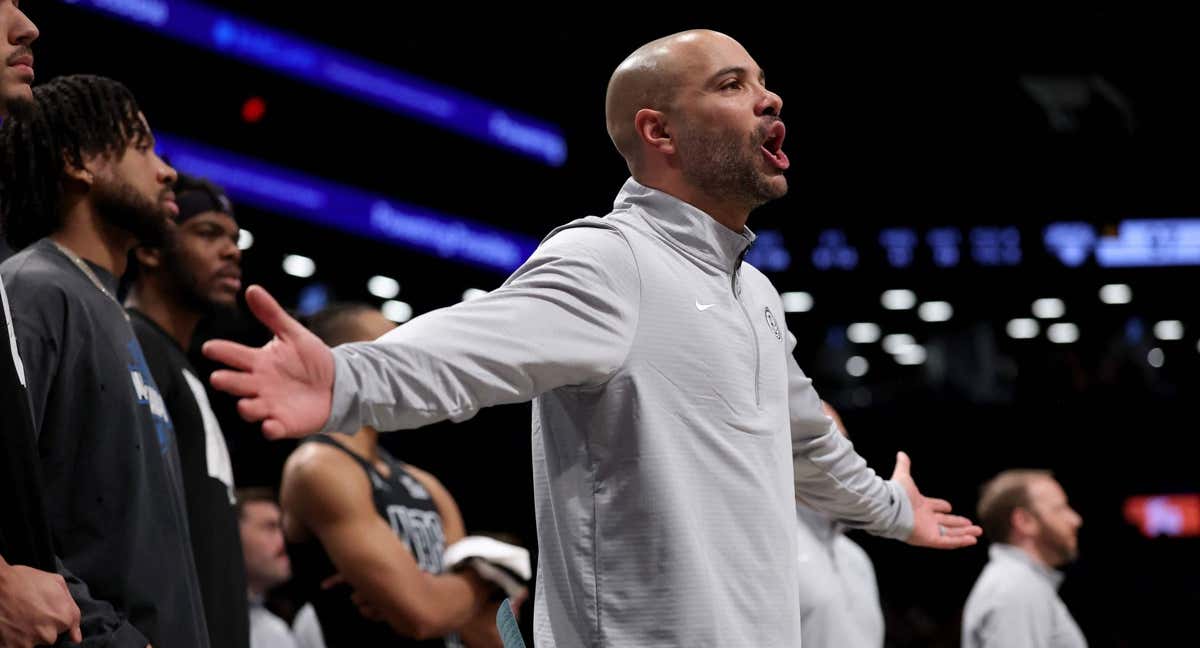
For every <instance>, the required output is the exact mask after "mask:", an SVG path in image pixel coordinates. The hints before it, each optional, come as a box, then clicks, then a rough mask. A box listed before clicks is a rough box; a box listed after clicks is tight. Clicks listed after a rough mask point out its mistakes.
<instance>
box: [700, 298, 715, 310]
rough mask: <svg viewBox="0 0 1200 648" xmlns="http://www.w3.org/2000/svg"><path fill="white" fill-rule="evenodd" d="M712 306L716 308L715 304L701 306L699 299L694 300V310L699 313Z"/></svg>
mask: <svg viewBox="0 0 1200 648" xmlns="http://www.w3.org/2000/svg"><path fill="white" fill-rule="evenodd" d="M713 306H716V304H701V303H700V300H699V299H697V300H696V310H698V311H700V312H704V311H706V310H708V309H710V308H712V307H713Z"/></svg>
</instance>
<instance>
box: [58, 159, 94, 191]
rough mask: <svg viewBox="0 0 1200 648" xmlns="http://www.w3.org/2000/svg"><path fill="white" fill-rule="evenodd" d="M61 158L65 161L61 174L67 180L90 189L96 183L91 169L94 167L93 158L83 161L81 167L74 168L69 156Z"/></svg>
mask: <svg viewBox="0 0 1200 648" xmlns="http://www.w3.org/2000/svg"><path fill="white" fill-rule="evenodd" d="M63 157H64V158H65V159H66V161H65V162H64V163H63V165H64V168H63V174H64V175H66V177H67V180H69V181H72V182H78V183H81V184H83V185H84V186H86V187H87V188H88V189H91V188H92V185H94V184H95V183H96V174H95V172H94V171H92V168H91V167H93V166H94V165H95V158H92V159H90V160H89V159H84V160H83V164H82V165H80V166H76V165H75V163H74V162H72V161H71V159H70V157H69V156H66V155H64V156H63Z"/></svg>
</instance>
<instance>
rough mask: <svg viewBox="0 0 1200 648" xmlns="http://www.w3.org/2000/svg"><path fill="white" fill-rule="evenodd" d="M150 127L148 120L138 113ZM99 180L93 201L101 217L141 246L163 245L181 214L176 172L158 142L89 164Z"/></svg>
mask: <svg viewBox="0 0 1200 648" xmlns="http://www.w3.org/2000/svg"><path fill="white" fill-rule="evenodd" d="M138 118H139V119H141V120H142V123H143V125H145V128H146V132H147V133H149V132H150V127H149V125H146V118H145V116H144V115H142V114H141V113H138ZM85 166H88V167H89V168H90V169H92V171H93V174H94V176H95V180H94V183H93V185H92V188H91V193H90V198H91V200H92V201H93V203H94V204H95V207H96V210H97V212H98V213H99V214H100V217H101V218H103V219H104V220H105V221H107V222H108V223H109V224H110V225H113V226H114V227H117V228H119V229H122V230H125V231H127V232H129V233H130V234H133V236H134V237H135V238H136V239H137V240H138V241H139V242H141V243H144V244H146V245H153V246H157V245H161V244H162V243H163V242H164V240H165V238H166V233H167V226H168V225H169V223H170V221H171V220H173V219H174V218H175V216H176V215H177V214H179V207H178V206H177V205H176V204H175V192H174V190H172V188H171V187H172V185H174V184H175V179H176V173H175V169H173V168H171V166H170V165H169V164H167V163H166V162H164V161H163V159H162V158H160V157H159V156H158V153H156V152H155V151H154V138H153V136H148V137H145V138H141V139H137V138H135V139H133V140H130V142H129V145H128V146H126V148H125V150H124V151H122V152H121V153H120V154H119V155H109V156H96V157H93V158H91V159H90V160H86V161H85Z"/></svg>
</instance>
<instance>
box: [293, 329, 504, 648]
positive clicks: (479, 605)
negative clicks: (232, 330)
mask: <svg viewBox="0 0 1200 648" xmlns="http://www.w3.org/2000/svg"><path fill="white" fill-rule="evenodd" d="M309 326H310V328H311V329H312V331H313V332H314V333H316V334H317V336H318V337H320V338H321V339H322V340H324V341H325V343H326V344H330V345H336V344H342V343H345V342H354V341H368V340H373V339H375V338H377V337H379V336H380V335H382V334H384V333H386V332H388V331H389V330H391V329H392V328H394V327H395V324H393V323H392V322H390V321H388V320H387V319H385V318H384V317H383V315H381V314H380V313H379V311H377V310H375V309H373V308H371V307H369V306H365V305H346V306H335V307H331V308H329V309H326V310H325V311H322V312H320V313H318V314H317V315H315V316H314V317H313V318H312V320H311V321H310V324H309ZM281 491H282V502H281V503H282V505H283V510H284V522H283V527H284V534H285V536H286V537H287V539H288V542H289V550H288V551H289V554H290V555H291V557H292V565H293V573H294V578H295V581H296V582H297V584H298V585H299V587H300V589H301V592H302V594H306V595H307V596H308V597H309V601H310V602H311V603H312V605H313V608H314V609H315V610H316V613H317V617H318V619H319V621H320V626H321V630H322V634H323V636H324V640H325V646H326V648H342V647H344V646H383V645H387V646H446V647H448V648H449V647H457V646H462V645H463V643H466V644H467V645H469V646H472V647H473V648H478V647H481V646H500V645H501V644H500V638H499V635H498V634H497V632H496V626H495V618H496V606H497V604H496V603H495V602H494V601H493V600H492V599H493V598H494V596H493V594H494V593H495V592H496V589H495V587H494V586H493V585H492V584H491V583H489V582H488V581H487V580H484V578H482V577H480V576H479V575H478V574H477V573H476V572H475V571H474V570H472V569H464V570H461V571H456V572H453V573H447V572H446V571H445V570H444V565H443V553H444V551H445V548H446V547H447V546H448V545H450V544H453V543H454V542H457V541H459V540H461V539H463V537H464V536H465V531H464V526H463V520H462V515H461V514H460V513H459V510H458V506H457V504H455V502H454V499H453V498H452V497H451V496H450V494H449V493H448V492H447V491H446V489H445V487H443V486H442V485H441V483H439V482H438V480H437V479H435V478H434V477H433V476H432V475H430V474H429V473H427V472H424V471H422V470H420V469H418V468H415V467H413V466H410V465H407V464H405V463H402V462H400V461H398V460H396V459H395V458H394V457H392V456H391V455H390V454H388V452H387V451H386V450H384V449H383V448H381V447H380V446H379V443H378V432H376V431H375V430H374V429H373V428H370V427H364V428H362V429H361V430H358V432H357V433H355V434H342V433H330V434H323V435H315V436H312V437H309V438H308V439H307V440H306V442H305V443H303V444H301V445H300V447H299V448H297V449H296V451H295V452H293V453H292V455H291V457H289V458H288V461H287V463H286V465H285V466H284V471H283V483H282V486H281ZM330 581H333V582H338V583H339V584H337V585H336V586H333V587H329V586H328V583H329V582H330ZM356 602H357V603H361V604H363V605H364V606H365V607H366V608H367V610H368V611H369V616H371V617H372V619H368V618H366V617H365V616H363V614H362V613H361V612H360V610H359V605H358V604H357V603H356Z"/></svg>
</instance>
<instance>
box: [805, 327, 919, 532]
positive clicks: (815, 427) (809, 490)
mask: <svg viewBox="0 0 1200 648" xmlns="http://www.w3.org/2000/svg"><path fill="white" fill-rule="evenodd" d="M795 347H796V338H795V336H793V335H792V334H791V333H788V344H787V355H788V357H787V363H788V410H789V415H790V417H791V429H792V461H793V464H794V466H795V480H796V482H795V483H796V499H798V500H800V501H801V502H804V503H805V504H807V505H808V506H810V507H811V508H814V509H816V510H818V511H821V512H824V513H825V514H827V515H829V516H831V517H833V518H835V519H837V520H839V521H841V522H842V523H843V524H846V525H848V526H851V527H855V528H859V529H863V530H865V531H868V532H870V533H873V534H875V535H880V536H884V537H888V538H894V539H896V540H906V539H908V537H909V536H910V535H912V528H913V511H912V505H911V504H910V503H909V501H908V496H907V495H906V494H905V492H904V489H903V488H902V487H901V486H900V484H897V483H895V482H891V481H886V480H884V479H883V478H881V477H880V476H879V475H877V474H875V471H874V470H872V469H871V468H870V467H868V466H867V462H866V461H865V460H864V459H863V458H862V457H861V456H859V454H858V453H857V452H855V451H854V446H853V444H851V443H850V441H849V439H847V438H846V437H844V436H842V434H841V432H839V431H838V429H837V426H836V425H835V424H834V422H833V419H831V418H829V417H828V416H826V415H825V412H824V410H822V408H821V400H820V398H818V397H817V391H816V390H815V389H813V385H812V380H810V379H809V378H808V376H805V375H804V372H803V371H802V370H801V369H800V365H799V364H797V363H796V359H795V358H794V357H793V356H792V349H794V348H795Z"/></svg>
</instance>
